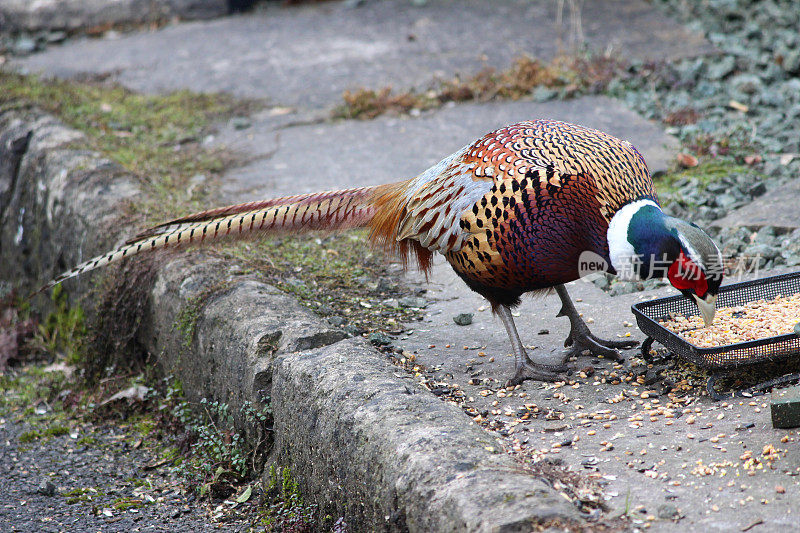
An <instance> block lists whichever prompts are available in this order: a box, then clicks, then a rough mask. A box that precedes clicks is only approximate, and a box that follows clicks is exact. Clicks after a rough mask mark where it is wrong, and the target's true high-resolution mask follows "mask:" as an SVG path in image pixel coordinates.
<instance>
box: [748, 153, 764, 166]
mask: <svg viewBox="0 0 800 533" xmlns="http://www.w3.org/2000/svg"><path fill="white" fill-rule="evenodd" d="M744 162H745V163H747V164H748V165H751V166H752V165H755V164H757V163H761V156H760V155H758V154H754V155H746V156H744Z"/></svg>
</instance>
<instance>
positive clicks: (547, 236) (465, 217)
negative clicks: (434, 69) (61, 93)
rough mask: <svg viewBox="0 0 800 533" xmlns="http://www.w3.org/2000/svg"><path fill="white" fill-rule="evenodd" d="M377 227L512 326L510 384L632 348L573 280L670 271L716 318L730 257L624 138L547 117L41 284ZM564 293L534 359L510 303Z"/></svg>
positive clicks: (253, 207) (177, 234) (210, 222)
mask: <svg viewBox="0 0 800 533" xmlns="http://www.w3.org/2000/svg"><path fill="white" fill-rule="evenodd" d="M356 227H366V228H369V239H370V241H371V242H372V243H373V244H375V245H378V246H383V247H384V248H386V249H387V250H389V251H391V252H394V253H396V254H397V255H398V256H399V257H401V258H402V259H403V260H406V259H408V258H413V259H415V260H416V264H417V265H418V266H419V268H420V269H421V270H423V271H424V272H425V273H426V274H427V273H428V272H429V271H430V268H431V258H432V255H433V253H434V252H438V253H440V254H443V255H444V257H445V258H446V260H447V261H448V262H449V263H450V265H451V266H452V268H453V269H454V270H455V272H456V273H457V274H458V275H459V276H460V277H461V278H462V279H463V280H464V282H465V283H466V284H467V285H468V286H469V288H470V289H472V290H473V291H475V292H477V293H479V294H481V295H482V296H484V297H485V298H486V299H487V300H488V301H489V302H490V303H491V305H492V309H493V311H494V312H495V313H496V314H497V315H498V316H499V317H500V320H501V321H502V323H503V325H504V326H505V329H506V332H507V333H508V337H509V339H510V341H511V347H512V350H513V352H514V355H515V368H514V374H513V376H512V377H511V379H510V381H509V383H510V384H519V383H521V382H522V381H524V380H526V379H538V380H554V379H558V377H559V376H560V373H561V372H563V370H564V369H565V363H566V362H567V360H568V359H569V358H570V357H571V356H573V355H579V354H582V353H586V351H587V350H588V352H589V353H591V354H593V355H602V356H605V357H610V358H615V359H619V357H620V356H619V352H618V351H617V350H616V349H617V348H629V347H632V346H634V345H635V344H636V343H635V342H631V341H628V340H623V341H607V340H602V339H599V338H597V337H595V336H594V335H593V334H592V333H591V332H590V331H589V328H588V326H587V325H586V323H585V322H584V321H583V319H582V318H581V317H580V315H579V314H578V312H577V311H576V309H575V307H574V305H573V304H572V301H571V300H570V297H569V295H568V294H567V290H566V288H565V287H564V284H565V283H567V282H570V281H573V280H575V279H578V278H579V277H580V276H581V275H582V274H584V272H583V271H582V269H581V266H580V263H581V261H583V260H584V259H585V258H586V257H587V255H586V254H588V256H589V257H591V258H595V259H596V261H594V263H595V264H596V265H597V268H596V269H597V270H604V271H606V272H610V273H612V274H618V275H619V274H626V275H627V276H630V277H633V278H638V279H649V278H652V277H666V278H667V279H668V280H669V282H670V283H671V284H672V285H673V286H674V287H675V288H677V289H678V290H679V291H680V292H682V293H683V294H684V295H685V296H686V297H688V298H690V299H693V300H694V301H695V302H696V303H697V306H698V308H699V311H700V313H701V314H702V316H703V318H704V320H705V321H706V323H707V324H710V323H711V321H712V320H713V317H714V310H715V305H716V298H717V293H718V291H719V287H720V284H721V282H722V257H721V254H720V251H719V249H718V248H717V246H716V245H715V244H714V242H713V241H712V240H711V238H710V237H709V236H708V235H707V234H706V233H705V232H703V230H701V229H700V228H699V227H697V226H696V225H694V224H692V223H690V222H686V221H683V220H680V219H677V218H673V217H671V216H668V215H666V214H665V213H664V212H663V211H662V210H661V207H660V206H659V203H658V199H657V196H656V192H655V190H654V188H653V182H652V179H651V177H650V173H649V171H648V169H647V165H646V164H645V161H644V159H643V157H642V156H641V154H639V152H638V151H637V150H636V149H635V148H634V147H633V146H632V145H631V144H630V143H628V142H626V141H622V140H620V139H617V138H615V137H612V136H611V135H608V134H606V133H603V132H600V131H597V130H593V129H590V128H586V127H583V126H578V125H574V124H568V123H565V122H558V121H551V120H536V121H528V122H520V123H517V124H513V125H510V126H507V127H504V128H501V129H498V130H496V131H493V132H491V133H489V134H487V135H485V136H484V137H482V138H480V139H478V140H477V141H475V142H474V143H472V144H470V145H467V146H465V147H464V148H462V149H460V150H458V151H457V152H455V153H454V154H452V155H450V156H448V157H446V158H445V159H443V160H441V161H440V162H439V163H437V164H435V165H434V166H432V167H431V168H429V169H428V170H426V171H424V172H423V173H421V174H420V175H418V176H416V177H415V178H412V179H409V180H406V181H400V182H397V183H389V184H386V185H378V186H373V187H362V188H355V189H346V190H340V191H332V192H320V193H312V194H301V195H296V196H289V197H284V198H277V199H272V200H266V201H260V202H252V203H246V204H240V205H233V206H228V207H222V208H218V209H213V210H210V211H204V212H201V213H196V214H193V215H189V216H186V217H183V218H178V219H176V220H172V221H169V222H166V223H164V224H161V225H158V226H155V227H153V228H150V229H148V230H146V231H144V232H143V233H141V234H139V235H138V236H136V237H135V238H134V239H132V240H130V241H128V242H127V243H125V244H124V245H123V246H121V247H119V248H117V249H116V250H114V251H111V252H109V253H107V254H104V255H101V256H98V257H96V258H94V259H91V260H89V261H86V262H84V263H82V264H80V265H78V266H77V267H75V268H73V269H72V270H69V271H67V272H65V273H63V274H61V275H60V276H58V277H56V278H55V279H54V280H53V281H51V282H50V283H49V284H48V285H46V286H45V287H43V289H42V290H44V289H47V288H49V287H52V286H53V285H55V284H58V283H60V282H62V281H64V280H66V279H69V278H71V277H74V276H77V275H79V274H82V273H83V272H86V271H88V270H92V269H94V268H97V267H100V266H103V265H106V264H108V263H111V262H114V261H118V260H121V259H123V258H126V257H130V256H133V255H136V254H139V253H142V252H146V251H152V250H156V249H160V248H167V247H170V248H172V247H178V246H185V245H191V244H205V243H208V242H210V241H216V240H220V239H224V238H234V239H237V238H244V237H247V236H251V237H252V236H255V235H256V234H258V233H267V234H271V233H278V232H299V231H307V230H345V229H348V228H356ZM552 289H554V290H555V292H556V293H557V294H558V296H559V298H560V299H561V302H562V308H561V311H560V312H559V313H558V315H557V316H566V317H568V318H569V321H570V333H569V335H568V336H567V339H566V341H565V343H564V346H565V347H571V349H570V350H565V351H564V353H563V354H559V356H558V359H559V360H558V361H549V360H547V358H546V357H539V358H536V359H531V358H530V356H529V355H528V354H527V353H526V351H525V348H524V346H523V344H522V342H521V341H520V338H519V334H518V333H517V329H516V326H515V324H514V319H513V317H512V314H511V309H512V308H513V307H515V306H517V305H519V303H520V296H521V295H523V294H525V293H528V292H534V291H549V290H552Z"/></svg>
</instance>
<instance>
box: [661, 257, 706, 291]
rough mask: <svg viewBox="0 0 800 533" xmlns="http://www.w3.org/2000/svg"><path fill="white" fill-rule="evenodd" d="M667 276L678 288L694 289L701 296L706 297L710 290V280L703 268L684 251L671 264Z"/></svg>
mask: <svg viewBox="0 0 800 533" xmlns="http://www.w3.org/2000/svg"><path fill="white" fill-rule="evenodd" d="M667 278H668V279H669V282H670V283H672V286H673V287H675V288H676V289H678V290H687V289H690V290H693V291H694V293H695V294H696V295H697V296H698V297H700V298H704V297H705V295H706V293H707V292H708V280H707V279H706V275H705V273H704V272H703V269H701V268H700V267H699V266H698V265H697V263H695V262H694V261H692V260H691V259H689V258H688V257H686V255H685V254H684V253H683V252H681V255H679V256H678V259H676V260H675V261H674V262H673V263H672V264H671V265H670V267H669V270H668V271H667Z"/></svg>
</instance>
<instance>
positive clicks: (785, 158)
mask: <svg viewBox="0 0 800 533" xmlns="http://www.w3.org/2000/svg"><path fill="white" fill-rule="evenodd" d="M795 157H797V154H782V155H781V159H780V161H781V165H783V166H786V165H788V164H789V163H791V162H792V160H793V159H794V158H795Z"/></svg>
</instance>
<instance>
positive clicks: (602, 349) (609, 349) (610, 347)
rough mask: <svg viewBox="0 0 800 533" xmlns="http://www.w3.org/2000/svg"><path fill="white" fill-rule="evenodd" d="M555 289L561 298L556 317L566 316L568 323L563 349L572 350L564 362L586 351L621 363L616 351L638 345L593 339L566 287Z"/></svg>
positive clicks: (629, 342)
mask: <svg viewBox="0 0 800 533" xmlns="http://www.w3.org/2000/svg"><path fill="white" fill-rule="evenodd" d="M555 289H556V293H558V297H559V298H561V310H560V311H559V312H558V315H556V316H566V317H567V318H569V323H570V329H569V335H568V336H567V339H566V340H565V341H564V347H570V346H571V347H572V348H571V349H570V350H569V351H568V352H567V353H566V355H565V356H564V361H565V362H566V361H567V360H568V359H569V358H570V357H572V356H578V355H584V354H585V352H586V351H588V352H589V355H595V356H599V355H602V356H603V357H608V358H609V359H612V360H614V361H621V360H622V356H621V355H620V353H619V352H618V351H617V350H616V349H617V348H633V347H634V346H636V345H637V344H639V342H638V341H635V340H627V341H609V340H604V339H600V338H598V337H595V336H594V335H592V332H591V331H589V326H587V325H586V322H584V321H583V319H582V318H581V316H580V315H579V314H578V310H577V309H575V306H574V305H573V303H572V300H570V297H569V294H567V289H566V287H564V286H563V285H556V287H555Z"/></svg>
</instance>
